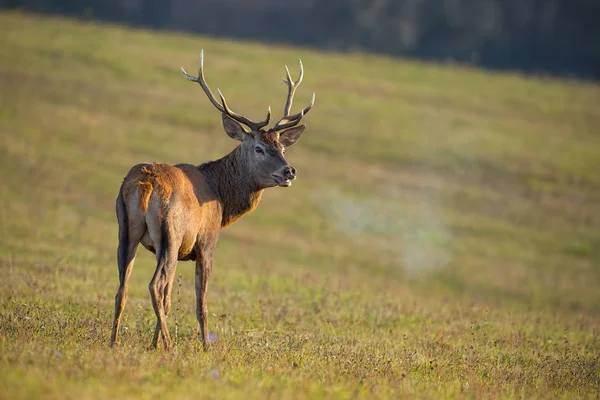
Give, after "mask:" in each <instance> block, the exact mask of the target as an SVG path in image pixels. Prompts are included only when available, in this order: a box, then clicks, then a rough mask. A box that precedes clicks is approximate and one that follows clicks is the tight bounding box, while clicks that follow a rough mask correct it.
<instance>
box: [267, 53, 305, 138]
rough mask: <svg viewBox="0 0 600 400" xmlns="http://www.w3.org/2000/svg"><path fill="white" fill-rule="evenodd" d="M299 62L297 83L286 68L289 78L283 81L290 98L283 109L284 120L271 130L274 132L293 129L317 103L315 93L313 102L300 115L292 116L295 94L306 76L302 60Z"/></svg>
mask: <svg viewBox="0 0 600 400" xmlns="http://www.w3.org/2000/svg"><path fill="white" fill-rule="evenodd" d="M298 61H300V75H299V76H298V80H297V81H296V82H294V81H292V77H291V76H290V70H289V69H288V67H287V65H286V66H285V72H286V75H287V76H286V78H283V81H284V82H285V84H286V85H287V87H288V96H287V100H286V101H285V108H284V109H283V118H281V119H280V120H279V122H277V123H276V124H275V126H274V127H273V128H272V129H271V130H273V131H280V130H282V129H286V128H291V127H292V126H295V125H297V124H298V123H299V122H300V120H301V119H302V117H303V116H304V115H305V114H306V113H308V112H309V111H310V108H311V107H312V106H313V104H314V103H315V94H314V93H313V95H312V100H311V101H310V103H309V104H308V106H306V108H305V109H304V110H302V111H300V112H299V113H298V114H294V115H290V109H291V108H292V102H293V101H294V92H295V91H296V88H297V87H298V86H299V85H300V83H301V82H302V77H303V76H304V67H303V66H302V60H298Z"/></svg>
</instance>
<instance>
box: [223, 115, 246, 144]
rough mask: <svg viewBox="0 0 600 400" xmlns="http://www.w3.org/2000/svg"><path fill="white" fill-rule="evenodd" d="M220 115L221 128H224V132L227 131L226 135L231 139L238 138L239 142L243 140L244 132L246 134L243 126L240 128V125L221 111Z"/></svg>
mask: <svg viewBox="0 0 600 400" xmlns="http://www.w3.org/2000/svg"><path fill="white" fill-rule="evenodd" d="M222 117H223V128H224V129H225V132H227V135H228V136H229V137H230V138H232V139H235V140H239V141H240V142H241V141H242V140H244V134H246V131H245V130H244V128H242V126H241V125H240V124H238V123H237V122H236V121H234V120H232V119H231V118H229V116H227V114H225V113H223V114H222Z"/></svg>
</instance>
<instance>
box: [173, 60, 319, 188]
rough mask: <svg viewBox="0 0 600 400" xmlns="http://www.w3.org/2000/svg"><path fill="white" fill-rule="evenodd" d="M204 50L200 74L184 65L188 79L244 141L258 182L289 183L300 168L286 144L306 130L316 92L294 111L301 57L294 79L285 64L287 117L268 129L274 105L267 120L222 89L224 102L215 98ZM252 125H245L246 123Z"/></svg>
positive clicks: (227, 128)
mask: <svg viewBox="0 0 600 400" xmlns="http://www.w3.org/2000/svg"><path fill="white" fill-rule="evenodd" d="M203 58H204V50H202V51H200V65H199V67H198V76H197V77H195V76H192V75H189V74H187V73H186V72H185V70H184V69H183V67H181V72H182V73H183V75H184V76H185V77H186V79H187V80H189V81H192V82H197V83H199V84H200V86H201V87H202V89H203V90H204V93H206V95H207V96H208V99H209V100H210V102H211V103H212V104H213V105H214V106H215V107H216V108H217V110H219V111H220V112H221V113H222V119H223V128H224V129H225V132H226V133H227V135H229V137H230V138H232V139H235V140H239V141H240V142H241V144H240V146H239V148H238V150H239V152H240V153H239V154H240V158H242V159H243V164H244V166H245V168H247V170H248V171H249V172H250V174H251V175H252V176H253V178H254V179H255V180H256V182H257V183H258V184H259V185H260V186H261V187H262V188H267V187H272V186H282V187H288V186H290V185H291V184H292V180H294V179H296V169H295V168H294V167H292V166H291V165H289V164H288V163H287V161H286V160H285V148H286V147H289V146H291V145H293V144H294V143H296V141H297V140H298V139H299V138H300V135H302V132H304V125H298V123H300V120H301V119H302V117H303V116H304V115H305V114H306V113H308V111H310V109H311V107H312V106H313V104H314V102H315V94H314V93H313V96H312V100H311V101H310V103H309V104H308V106H307V107H306V108H304V109H303V110H301V111H300V112H299V113H298V114H294V115H290V109H291V108H292V102H293V100H294V92H295V91H296V88H297V87H298V86H299V85H300V83H301V82H302V77H303V75H304V68H303V66H302V61H300V74H299V76H298V79H297V80H296V81H295V82H294V81H293V80H292V78H291V76H290V71H289V69H288V67H287V66H286V67H285V70H286V77H285V78H283V81H284V82H285V84H286V85H287V87H288V95H287V99H286V102H285V108H284V110H283V117H282V118H281V119H280V120H279V121H278V122H277V123H276V124H275V126H273V127H272V128H270V129H264V128H265V127H266V126H267V125H268V124H269V121H270V119H271V107H269V109H268V111H267V117H266V118H265V120H264V121H260V122H253V121H251V120H250V119H248V118H246V117H244V116H243V115H241V114H238V113H236V112H234V111H232V110H231V109H230V108H229V107H228V105H227V102H226V101H225V97H224V96H223V94H222V93H221V91H220V90H219V89H217V92H218V93H219V97H220V100H221V101H220V102H219V101H218V100H217V99H216V98H215V96H214V95H213V93H212V91H211V90H210V88H209V87H208V84H207V83H206V80H205V78H204V71H203ZM242 125H244V126H246V127H247V128H248V129H244V127H243V126H242Z"/></svg>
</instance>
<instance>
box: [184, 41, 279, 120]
mask: <svg viewBox="0 0 600 400" xmlns="http://www.w3.org/2000/svg"><path fill="white" fill-rule="evenodd" d="M203 64H204V49H203V50H200V64H199V66H198V76H197V77H195V76H192V75H189V74H188V73H187V72H185V70H184V69H183V67H181V72H182V73H183V76H185V78H186V79H187V80H188V81H192V82H197V83H199V84H200V86H202V89H204V93H206V96H208V99H209V100H210V102H211V103H213V105H214V106H215V107H216V108H217V110H219V111H221V112H222V113H224V114H227V115H228V116H229V117H231V118H232V119H234V120H236V121H237V122H240V123H242V124H244V125H246V126H248V127H249V128H250V129H252V130H253V131H258V130H259V129H260V128H263V127H265V126H266V125H267V124H268V123H269V121H270V120H271V107H269V110H268V111H267V118H266V119H265V120H264V121H262V122H253V121H250V120H249V119H248V118H246V117H244V116H243V115H241V114H238V113H236V112H233V111H231V109H229V107H228V106H227V102H226V101H225V97H224V96H223V93H221V91H220V90H219V89H217V92H218V93H219V97H220V98H221V103H219V102H218V101H217V99H216V98H215V96H214V95H213V93H212V92H211V90H210V88H209V87H208V84H207V83H206V79H204V71H203ZM288 76H289V73H288ZM290 104H291V103H290Z"/></svg>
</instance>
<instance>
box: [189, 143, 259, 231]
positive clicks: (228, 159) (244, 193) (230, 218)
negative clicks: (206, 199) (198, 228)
mask: <svg viewBox="0 0 600 400" xmlns="http://www.w3.org/2000/svg"><path fill="white" fill-rule="evenodd" d="M198 170H199V171H200V172H201V173H202V174H203V175H204V176H205V177H206V181H207V183H208V185H209V187H210V189H211V190H212V191H213V192H214V193H215V194H216V195H217V198H218V199H219V200H220V202H221V205H222V207H223V218H222V221H221V226H222V227H225V226H227V225H230V224H232V223H234V222H235V221H236V220H238V219H239V218H241V217H242V216H243V215H244V214H246V213H248V212H250V211H252V210H254V209H255V208H256V206H257V205H258V202H259V201H260V198H261V196H262V192H263V189H262V188H261V187H260V186H259V185H258V183H257V182H256V181H255V179H254V178H253V177H252V175H251V174H250V171H248V168H247V166H246V162H245V160H244V153H243V152H242V149H241V148H240V146H238V147H236V148H235V149H234V150H233V151H232V152H231V153H229V154H227V155H226V156H225V157H223V158H220V159H218V160H215V161H209V162H207V163H204V164H201V165H200V166H198Z"/></svg>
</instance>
